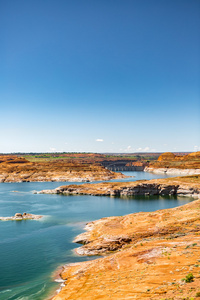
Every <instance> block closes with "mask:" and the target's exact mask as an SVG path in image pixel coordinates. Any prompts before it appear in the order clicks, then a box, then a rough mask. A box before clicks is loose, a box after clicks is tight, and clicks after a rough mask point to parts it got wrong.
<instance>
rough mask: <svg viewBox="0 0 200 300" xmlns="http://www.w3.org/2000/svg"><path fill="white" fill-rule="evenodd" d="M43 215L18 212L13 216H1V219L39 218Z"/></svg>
mask: <svg viewBox="0 0 200 300" xmlns="http://www.w3.org/2000/svg"><path fill="white" fill-rule="evenodd" d="M41 218H42V216H40V215H33V214H27V213H23V214H21V213H16V214H15V215H14V216H13V217H0V220H1V221H22V220H39V219H41Z"/></svg>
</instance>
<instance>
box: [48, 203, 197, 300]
mask: <svg viewBox="0 0 200 300" xmlns="http://www.w3.org/2000/svg"><path fill="white" fill-rule="evenodd" d="M199 211H200V199H199V200H196V201H192V202H191V203H188V204H186V205H183V206H180V207H176V208H173V209H164V210H159V211H155V212H149V213H148V212H147V213H143V212H141V213H135V214H130V215H126V216H122V217H109V218H103V219H100V220H98V221H94V222H90V223H88V224H87V225H86V230H87V232H85V233H83V234H81V235H79V236H78V237H77V238H76V239H75V242H79V243H83V244H84V245H83V246H81V247H80V248H78V249H77V253H79V254H81V255H99V254H100V255H102V254H106V256H105V257H102V258H99V259H95V260H92V261H86V262H79V263H74V264H68V265H66V266H64V267H63V270H62V272H61V278H62V279H63V280H65V282H64V284H63V287H62V289H61V291H60V292H59V294H58V295H56V296H54V297H53V300H64V299H65V300H66V299H74V300H78V299H100V298H102V299H113V300H114V299H137V300H141V299H152V300H153V299H160V300H161V299H175V300H180V299H196V296H197V295H198V293H199V292H200V288H199V286H200V259H199V257H200V215H199Z"/></svg>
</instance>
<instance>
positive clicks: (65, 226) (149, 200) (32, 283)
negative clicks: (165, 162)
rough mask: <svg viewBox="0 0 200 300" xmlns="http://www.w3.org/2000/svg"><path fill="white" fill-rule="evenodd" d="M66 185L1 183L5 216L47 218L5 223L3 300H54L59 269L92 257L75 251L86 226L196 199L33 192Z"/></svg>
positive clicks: (0, 237)
mask: <svg viewBox="0 0 200 300" xmlns="http://www.w3.org/2000/svg"><path fill="white" fill-rule="evenodd" d="M126 174H127V175H132V176H136V177H134V178H129V179H128V180H138V179H151V178H158V177H159V178H160V177H166V176H164V175H163V176H160V175H155V174H150V173H144V172H127V173H126ZM118 181H119V180H118ZM62 184H63V183H58V182H27V183H1V184H0V216H4V217H5V216H13V215H14V214H15V213H16V212H21V213H23V212H27V213H33V214H41V215H44V218H42V219H40V220H37V221H36V220H28V221H0V299H1V300H8V299H9V300H11V299H12V300H14V299H15V300H40V299H49V298H50V296H52V294H54V293H55V291H56V289H58V288H59V285H60V283H58V282H55V281H54V275H55V270H56V269H57V268H58V267H59V266H61V265H64V264H66V263H70V262H77V261H83V260H87V259H92V258H88V257H79V256H77V255H75V254H74V251H73V249H74V248H76V247H78V246H79V245H77V244H74V243H72V240H73V238H74V237H75V236H76V235H78V234H79V233H81V232H83V228H84V225H85V223H86V222H88V221H92V220H96V219H99V218H102V217H107V216H114V215H115V216H119V215H124V214H129V213H134V212H139V211H154V210H157V209H163V208H170V207H175V206H179V205H183V204H185V203H187V202H188V201H191V199H188V198H185V197H178V198H176V197H172V196H171V197H156V196H152V197H145V196H140V197H138V196H137V197H129V198H110V197H95V196H83V195H82V196H60V195H42V194H34V193H33V191H34V190H37V191H40V190H42V189H50V188H55V187H58V186H60V185H62ZM64 184H70V183H64ZM73 184H74V183H73ZM79 184H80V183H79Z"/></svg>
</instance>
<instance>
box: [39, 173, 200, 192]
mask: <svg viewBox="0 0 200 300" xmlns="http://www.w3.org/2000/svg"><path fill="white" fill-rule="evenodd" d="M195 180H196V181H197V183H196V182H195ZM198 180H200V176H196V177H195V176H194V177H192V176H191V177H190V176H188V177H182V178H181V177H173V178H167V179H155V180H142V181H134V182H114V183H113V182H103V183H98V184H82V185H68V186H60V187H58V188H56V189H52V190H42V191H40V192H36V193H38V194H62V195H92V196H120V197H122V196H134V195H149V196H151V195H184V196H188V197H198V195H199V194H200V187H199V185H198ZM192 181H193V182H192Z"/></svg>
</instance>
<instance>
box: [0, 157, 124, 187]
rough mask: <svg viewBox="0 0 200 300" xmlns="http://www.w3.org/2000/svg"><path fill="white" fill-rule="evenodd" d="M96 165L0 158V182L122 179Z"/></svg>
mask: <svg viewBox="0 0 200 300" xmlns="http://www.w3.org/2000/svg"><path fill="white" fill-rule="evenodd" d="M124 177H126V176H124V175H123V174H121V173H115V172H112V171H109V170H107V169H105V168H104V167H103V166H101V165H98V164H90V163H81V162H78V163H75V162H71V163H69V162H67V161H66V160H65V161H47V162H30V161H27V160H26V159H25V158H20V157H15V156H11V155H10V156H2V157H1V156H0V182H28V181H94V180H110V179H115V178H124Z"/></svg>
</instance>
